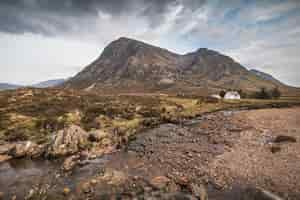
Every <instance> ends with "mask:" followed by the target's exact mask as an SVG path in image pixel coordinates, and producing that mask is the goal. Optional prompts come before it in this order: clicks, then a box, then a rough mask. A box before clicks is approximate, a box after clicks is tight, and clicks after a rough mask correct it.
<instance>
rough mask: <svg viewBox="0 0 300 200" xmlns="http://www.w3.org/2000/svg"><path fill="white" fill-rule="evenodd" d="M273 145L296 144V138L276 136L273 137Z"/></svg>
mask: <svg viewBox="0 0 300 200" xmlns="http://www.w3.org/2000/svg"><path fill="white" fill-rule="evenodd" d="M273 142H274V143H282V142H297V140H296V138H295V137H293V136H288V135H278V136H276V137H275V139H274V141H273Z"/></svg>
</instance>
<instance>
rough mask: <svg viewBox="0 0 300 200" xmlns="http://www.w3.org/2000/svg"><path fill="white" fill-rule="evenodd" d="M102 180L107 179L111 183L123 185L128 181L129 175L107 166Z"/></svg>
mask: <svg viewBox="0 0 300 200" xmlns="http://www.w3.org/2000/svg"><path fill="white" fill-rule="evenodd" d="M100 180H102V181H105V182H106V183H107V184H109V185H121V184H124V183H125V182H126V180H127V176H126V175H125V174H124V173H123V172H122V171H118V170H114V169H111V168H107V169H105V172H104V174H103V176H102V177H100Z"/></svg>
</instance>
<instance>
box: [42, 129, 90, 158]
mask: <svg viewBox="0 0 300 200" xmlns="http://www.w3.org/2000/svg"><path fill="white" fill-rule="evenodd" d="M88 137H89V134H88V133H87V132H86V131H84V130H83V129H81V128H80V127H79V126H76V125H70V126H69V127H66V128H65V129H63V130H60V131H58V133H57V134H56V135H55V136H54V138H53V140H52V143H51V144H50V146H49V147H48V152H47V153H48V156H53V157H59V156H66V155H71V154H75V153H77V152H78V151H80V150H82V149H84V148H85V147H86V146H87V145H88Z"/></svg>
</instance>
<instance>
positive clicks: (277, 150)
mask: <svg viewBox="0 0 300 200" xmlns="http://www.w3.org/2000/svg"><path fill="white" fill-rule="evenodd" d="M270 151H271V152H272V153H277V152H279V151H281V147H280V146H279V145H271V146H270Z"/></svg>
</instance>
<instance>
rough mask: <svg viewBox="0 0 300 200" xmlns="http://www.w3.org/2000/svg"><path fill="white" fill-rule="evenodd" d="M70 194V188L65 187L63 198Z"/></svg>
mask: <svg viewBox="0 0 300 200" xmlns="http://www.w3.org/2000/svg"><path fill="white" fill-rule="evenodd" d="M70 192H71V190H70V188H68V187H65V188H64V191H63V194H64V195H65V196H67V195H68V194H70Z"/></svg>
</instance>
